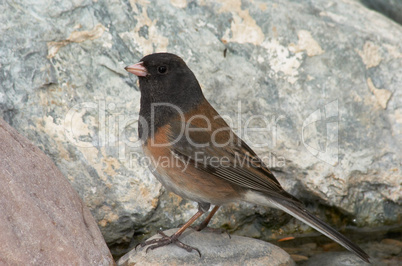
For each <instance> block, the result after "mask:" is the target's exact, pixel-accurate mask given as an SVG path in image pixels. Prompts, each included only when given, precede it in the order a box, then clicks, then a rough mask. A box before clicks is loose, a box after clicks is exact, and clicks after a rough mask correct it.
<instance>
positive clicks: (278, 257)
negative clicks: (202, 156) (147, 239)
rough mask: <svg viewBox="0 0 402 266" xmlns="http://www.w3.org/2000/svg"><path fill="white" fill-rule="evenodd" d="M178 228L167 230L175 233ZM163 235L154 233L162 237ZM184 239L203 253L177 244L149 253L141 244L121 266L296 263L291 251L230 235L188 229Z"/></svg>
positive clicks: (182, 239) (126, 257)
mask: <svg viewBox="0 0 402 266" xmlns="http://www.w3.org/2000/svg"><path fill="white" fill-rule="evenodd" d="M176 231H177V229H171V230H168V231H166V232H165V234H167V235H171V234H174V233H175V232H176ZM158 237H160V236H156V237H155V236H154V237H152V239H153V238H158ZM180 241H182V242H183V243H185V244H187V245H190V246H192V247H196V248H198V249H199V250H200V252H201V257H199V255H198V253H197V252H196V251H192V252H191V253H189V252H187V251H186V250H184V249H182V248H179V247H177V246H175V245H169V246H165V247H162V248H158V249H155V250H149V251H148V252H146V247H145V248H141V247H138V248H137V250H135V249H133V250H132V251H130V252H129V253H127V254H126V255H124V256H123V257H122V258H121V259H120V260H119V261H118V262H117V265H272V266H274V265H283V266H285V265H295V263H294V261H293V260H292V259H291V257H290V256H289V254H287V253H286V252H285V251H283V250H282V249H280V248H278V247H277V246H274V245H272V244H270V243H267V242H264V241H261V240H256V239H252V238H246V237H241V236H232V237H231V238H229V236H228V235H227V234H221V235H217V234H216V233H204V232H197V231H194V230H187V231H185V232H184V233H183V235H182V236H181V237H180Z"/></svg>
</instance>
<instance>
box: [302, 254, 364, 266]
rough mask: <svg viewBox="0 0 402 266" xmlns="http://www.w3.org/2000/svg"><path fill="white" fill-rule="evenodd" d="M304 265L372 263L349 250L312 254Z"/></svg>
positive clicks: (343, 265) (339, 265) (333, 265)
mask: <svg viewBox="0 0 402 266" xmlns="http://www.w3.org/2000/svg"><path fill="white" fill-rule="evenodd" d="M301 265H302V266H322V265H326V266H363V265H370V264H368V263H366V262H364V261H362V260H361V259H359V258H358V257H356V256H355V255H353V254H351V253H348V252H326V253H322V254H318V255H315V256H312V257H311V258H310V259H309V260H308V261H307V262H305V263H302V264H301Z"/></svg>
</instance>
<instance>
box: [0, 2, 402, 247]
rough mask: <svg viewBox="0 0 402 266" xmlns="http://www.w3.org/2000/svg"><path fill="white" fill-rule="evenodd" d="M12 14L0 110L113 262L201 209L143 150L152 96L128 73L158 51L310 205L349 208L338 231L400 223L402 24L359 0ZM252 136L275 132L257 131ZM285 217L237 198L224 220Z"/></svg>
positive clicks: (278, 220)
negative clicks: (49, 169)
mask: <svg viewBox="0 0 402 266" xmlns="http://www.w3.org/2000/svg"><path fill="white" fill-rule="evenodd" d="M0 9H1V10H2V12H1V14H0V35H1V38H0V112H1V114H2V116H3V117H4V119H6V120H7V121H8V122H9V123H10V124H11V125H12V126H13V127H15V128H16V129H17V130H18V131H19V132H20V133H21V134H23V135H24V136H26V137H27V138H28V139H30V140H31V141H32V142H33V143H34V144H35V145H37V146H38V147H40V148H41V149H42V150H43V151H44V152H45V153H46V154H47V155H49V156H50V157H51V158H52V159H53V161H54V162H55V164H56V165H57V166H58V167H59V168H60V170H61V171H62V173H63V174H64V175H65V176H66V177H67V178H68V179H69V181H70V182H71V184H72V185H73V187H74V188H75V189H76V190H77V191H78V193H79V195H80V196H81V198H82V199H83V200H84V202H85V203H86V205H87V206H88V207H89V208H90V209H91V211H92V214H93V215H94V216H95V219H96V220H97V222H98V224H99V226H100V228H101V231H102V233H103V235H104V237H105V239H106V241H107V243H108V244H109V246H110V247H112V249H113V250H114V251H113V252H115V253H118V251H117V248H122V247H123V246H124V245H128V243H129V242H130V241H131V238H132V236H133V233H135V241H138V240H140V238H141V237H142V236H143V234H146V235H147V234H148V235H149V234H153V233H154V232H155V230H156V228H159V227H163V228H168V227H172V226H177V224H179V223H183V222H184V221H186V220H187V219H188V218H189V217H191V215H193V214H194V213H195V211H196V205H195V204H193V203H190V202H187V201H184V200H181V199H180V198H178V197H175V196H169V195H168V194H163V191H164V190H163V189H162V188H161V185H160V184H159V183H158V182H157V181H156V179H155V178H154V177H153V176H152V174H151V173H150V172H149V171H148V169H147V167H146V164H147V161H145V160H144V159H143V157H142V152H141V149H140V147H139V143H138V141H137V135H136V134H137V133H136V131H137V130H136V127H137V125H136V120H137V117H138V111H139V97H140V93H139V91H138V87H137V85H136V84H137V80H136V78H135V77H133V76H132V75H131V76H129V75H128V73H126V72H125V71H124V66H126V65H128V64H131V63H135V62H137V61H138V60H139V59H140V58H141V57H142V56H143V55H145V54H148V53H152V52H155V51H169V52H173V53H176V54H179V55H180V56H182V57H183V58H184V59H185V61H186V62H187V63H188V65H189V66H190V68H191V69H192V70H193V71H194V72H195V74H196V76H197V77H198V80H199V81H200V83H201V85H202V88H203V90H204V92H205V95H206V97H207V98H208V99H209V100H210V101H211V103H212V104H213V105H214V106H215V107H216V109H217V110H218V111H219V112H220V113H221V114H222V115H225V117H226V118H227V120H228V122H229V123H230V124H232V125H233V128H234V129H235V130H236V131H237V132H238V133H239V135H240V136H241V137H243V138H244V139H245V141H246V142H248V143H249V144H250V146H251V147H252V148H253V149H255V151H256V152H257V153H258V154H259V155H260V156H261V157H262V158H263V159H264V160H265V161H266V162H267V164H268V165H270V166H272V167H273V169H274V170H275V171H276V175H277V177H278V179H279V180H280V182H281V183H282V184H283V186H284V187H285V188H286V189H287V190H288V191H289V192H291V193H292V194H294V195H295V196H297V197H298V198H300V199H301V200H303V201H305V202H307V203H310V205H311V204H314V205H311V208H312V209H313V211H316V212H319V213H323V214H324V213H325V211H326V210H333V209H335V210H337V212H336V215H332V216H329V217H327V220H328V219H331V218H332V219H333V220H332V221H331V220H330V221H329V222H332V223H333V224H334V225H335V226H336V227H340V226H341V225H343V224H344V223H347V224H348V225H357V226H360V227H363V226H371V227H376V226H381V225H391V226H392V225H394V226H397V225H398V223H399V222H400V219H401V215H402V207H401V206H402V200H401V195H402V191H401V184H400V176H401V165H400V161H401V150H402V147H401V143H402V134H401V132H402V122H401V121H402V120H401V117H402V110H401V106H402V97H401V94H402V90H401V85H400V84H402V51H401V46H400V40H402V30H401V26H400V25H398V24H396V23H394V22H392V21H390V20H389V19H387V18H385V17H384V16H382V15H380V14H378V13H377V12H374V11H370V10H369V9H367V8H366V7H365V6H363V5H362V4H361V3H359V2H358V1H329V2H328V1H325V0H314V1H303V2H300V3H299V2H295V1H281V2H280V3H278V2H275V1H265V2H256V1H248V0H243V1H240V0H237V1H223V0H222V1H210V0H207V1H199V2H197V1H184V0H172V1H170V2H169V1H167V0H165V1H162V0H160V1H152V2H151V1H113V2H108V1H91V0H77V1H72V2H63V1H49V0H36V1H26V0H24V1H2V2H0ZM253 127H260V128H263V129H264V128H265V130H264V131H263V132H256V131H252V130H251V131H250V130H249V132H246V130H245V128H249V129H252V128H253ZM161 194H162V196H161ZM317 202H318V203H320V204H317ZM325 206H333V207H334V208H333V209H328V208H326V207H325ZM272 214H274V215H272ZM229 217H230V219H229ZM338 217H340V218H341V219H338ZM286 221H287V216H284V215H282V214H281V213H280V212H277V211H273V210H267V209H265V208H260V207H256V206H250V205H247V204H240V205H230V206H227V207H223V208H222V210H221V211H220V212H219V213H218V214H217V216H216V218H215V219H214V220H213V221H212V222H213V226H222V225H225V226H226V227H227V228H229V229H231V230H232V231H235V232H236V233H239V234H247V235H249V236H254V237H261V238H264V239H267V238H268V237H271V235H272V231H271V230H268V229H267V226H272V225H274V224H276V225H279V224H284V223H285V222H286ZM299 225H300V224H296V228H299V229H303V230H305V229H307V227H303V226H299ZM284 230H285V233H286V232H294V230H295V226H294V224H293V223H290V224H289V225H288V226H287V227H286V228H285V229H284ZM279 237H280V236H279Z"/></svg>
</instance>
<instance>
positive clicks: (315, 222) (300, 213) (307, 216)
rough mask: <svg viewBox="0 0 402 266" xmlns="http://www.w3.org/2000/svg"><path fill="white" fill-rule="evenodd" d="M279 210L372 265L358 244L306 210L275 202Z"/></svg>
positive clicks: (294, 205)
mask: <svg viewBox="0 0 402 266" xmlns="http://www.w3.org/2000/svg"><path fill="white" fill-rule="evenodd" d="M272 203H273V202H271V204H272ZM274 205H276V206H277V207H278V208H279V209H281V210H283V211H285V212H287V213H288V214H290V215H292V216H294V217H295V218H297V219H299V220H300V221H302V222H304V223H306V224H308V225H309V226H311V227H313V228H314V229H316V230H317V231H319V232H320V233H322V234H324V235H325V236H327V237H329V238H331V239H332V240H334V241H335V242H337V243H339V244H340V245H342V246H343V247H345V248H346V249H348V250H349V251H351V252H353V253H354V254H356V255H357V256H358V257H360V258H361V259H362V260H363V261H365V262H368V263H370V261H369V258H370V257H369V256H368V255H367V254H366V253H365V252H364V251H363V250H362V249H361V248H360V247H358V246H357V245H356V244H354V243H352V241H350V240H349V239H348V238H346V237H345V236H344V235H342V234H341V233H339V232H338V231H336V230H335V229H334V228H332V227H331V226H329V225H328V224H326V223H325V222H323V221H321V220H320V219H318V218H317V217H315V216H314V215H312V214H311V213H309V212H308V211H307V210H306V209H304V208H302V207H301V206H298V205H296V204H294V203H292V202H277V201H276V202H275V203H274Z"/></svg>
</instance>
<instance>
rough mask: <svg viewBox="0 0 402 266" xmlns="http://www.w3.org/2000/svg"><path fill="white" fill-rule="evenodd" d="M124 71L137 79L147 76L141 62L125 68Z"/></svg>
mask: <svg viewBox="0 0 402 266" xmlns="http://www.w3.org/2000/svg"><path fill="white" fill-rule="evenodd" d="M124 69H125V70H126V71H128V72H130V73H132V74H134V75H136V76H138V77H146V76H147V75H149V73H148V71H147V69H146V68H145V67H144V66H143V64H142V62H139V63H137V64H134V65H131V66H126V67H125V68H124Z"/></svg>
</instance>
